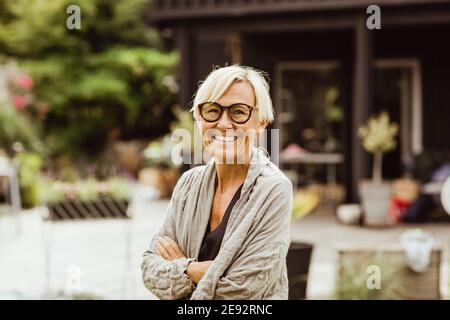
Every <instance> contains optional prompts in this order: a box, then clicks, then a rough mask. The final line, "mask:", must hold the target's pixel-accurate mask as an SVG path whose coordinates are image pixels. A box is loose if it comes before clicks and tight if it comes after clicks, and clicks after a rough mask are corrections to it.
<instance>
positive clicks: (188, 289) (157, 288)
mask: <svg viewBox="0 0 450 320" xmlns="http://www.w3.org/2000/svg"><path fill="white" fill-rule="evenodd" d="M191 261H193V259H187V258H182V259H177V260H173V261H167V260H165V259H163V258H162V257H160V256H158V255H157V254H155V253H152V252H150V251H146V252H145V253H144V257H143V261H142V265H141V269H142V277H143V282H144V285H145V287H146V288H147V289H149V290H150V291H151V292H152V293H153V294H155V295H156V296H157V297H158V298H160V299H162V300H175V299H183V298H185V297H187V296H190V295H191V294H192V292H193V291H194V289H195V286H194V283H193V282H192V281H191V280H190V279H189V277H188V276H187V272H186V271H187V266H188V264H189V262H191Z"/></svg>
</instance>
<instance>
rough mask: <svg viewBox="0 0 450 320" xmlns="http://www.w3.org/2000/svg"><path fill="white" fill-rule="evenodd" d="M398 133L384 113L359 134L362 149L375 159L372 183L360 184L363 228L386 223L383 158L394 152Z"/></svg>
mask: <svg viewBox="0 0 450 320" xmlns="http://www.w3.org/2000/svg"><path fill="white" fill-rule="evenodd" d="M397 133H398V125H397V124H396V123H393V122H391V121H390V119H389V115H388V113H387V112H382V113H380V114H379V115H377V116H372V117H371V118H370V119H369V120H368V121H367V123H366V124H365V125H364V126H362V127H360V128H359V130H358V135H359V136H360V137H361V139H362V144H363V147H364V149H365V150H366V151H367V152H369V153H371V154H373V157H374V158H373V167H372V180H363V181H361V182H360V185H359V196H360V199H361V202H362V208H363V212H364V223H365V224H366V225H372V226H383V225H386V224H387V223H388V208H389V201H390V198H391V184H390V183H389V182H387V181H383V178H382V169H383V154H384V153H386V152H389V151H392V150H394V149H395V148H396V146H397V142H396V140H395V137H396V135H397Z"/></svg>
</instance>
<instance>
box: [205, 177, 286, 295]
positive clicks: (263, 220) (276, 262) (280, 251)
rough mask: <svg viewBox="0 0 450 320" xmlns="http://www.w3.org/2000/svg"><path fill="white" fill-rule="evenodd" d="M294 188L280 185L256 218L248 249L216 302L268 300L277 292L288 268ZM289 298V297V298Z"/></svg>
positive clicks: (221, 284)
mask: <svg viewBox="0 0 450 320" xmlns="http://www.w3.org/2000/svg"><path fill="white" fill-rule="evenodd" d="M292 202H293V194H292V185H291V183H290V182H289V181H287V182H286V181H283V182H282V183H280V184H278V185H276V186H275V187H274V189H273V191H272V192H271V195H270V197H269V198H268V199H267V201H266V203H267V207H266V208H262V210H261V211H262V212H260V215H259V216H258V217H257V218H255V220H256V221H254V223H255V227H254V228H253V229H252V230H251V231H250V232H249V234H248V235H247V239H246V242H245V243H244V248H243V250H242V252H241V253H240V254H239V256H238V257H237V259H236V260H235V261H234V262H233V263H232V265H231V266H230V268H229V269H228V270H227V271H226V273H225V274H224V276H222V277H221V278H220V279H219V281H218V283H217V286H216V290H215V295H214V299H267V298H272V297H273V296H277V292H274V290H275V289H274V288H276V281H279V274H280V273H281V272H283V271H284V269H283V268H285V267H286V256H287V252H288V249H289V244H290V233H289V226H290V219H291V211H292ZM286 298H287V297H286Z"/></svg>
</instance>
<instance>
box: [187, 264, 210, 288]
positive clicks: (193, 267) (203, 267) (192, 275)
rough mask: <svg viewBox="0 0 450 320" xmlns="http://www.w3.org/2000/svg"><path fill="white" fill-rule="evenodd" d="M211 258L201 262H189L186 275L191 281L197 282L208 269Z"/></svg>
mask: <svg viewBox="0 0 450 320" xmlns="http://www.w3.org/2000/svg"><path fill="white" fill-rule="evenodd" d="M212 262H213V260H207V261H202V262H190V263H189V264H188V267H187V276H188V277H189V279H191V281H192V282H193V283H195V284H197V283H198V282H199V281H200V280H201V279H202V277H203V275H204V274H205V273H206V271H207V270H208V268H209V266H210V265H211V263H212Z"/></svg>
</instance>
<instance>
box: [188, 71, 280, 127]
mask: <svg viewBox="0 0 450 320" xmlns="http://www.w3.org/2000/svg"><path fill="white" fill-rule="evenodd" d="M266 77H267V74H266V73H265V72H263V71H260V70H257V69H254V68H252V67H245V66H240V65H232V66H227V67H222V68H215V69H214V70H213V71H212V72H211V73H210V74H209V75H208V76H207V77H206V79H205V80H204V81H203V82H202V83H201V84H200V86H199V88H198V90H197V92H196V94H195V98H194V105H193V106H192V108H191V110H190V111H192V112H194V115H195V116H196V115H197V114H198V105H199V104H200V103H203V102H215V101H217V100H218V99H220V97H222V96H223V94H224V93H225V91H227V89H228V88H229V87H230V86H231V84H233V83H234V82H235V81H248V82H249V83H250V84H251V85H252V87H253V91H254V93H255V97H256V105H255V107H256V108H257V109H258V115H259V120H260V121H268V122H269V123H270V122H272V121H273V119H274V112H273V106H272V99H271V98H270V93H269V84H268V83H267V80H266Z"/></svg>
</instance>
